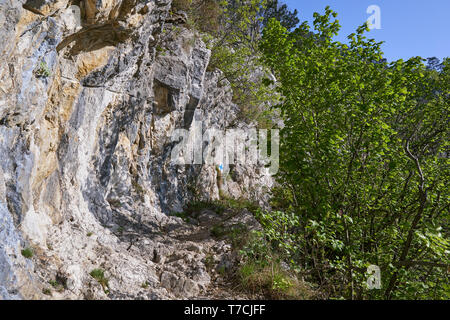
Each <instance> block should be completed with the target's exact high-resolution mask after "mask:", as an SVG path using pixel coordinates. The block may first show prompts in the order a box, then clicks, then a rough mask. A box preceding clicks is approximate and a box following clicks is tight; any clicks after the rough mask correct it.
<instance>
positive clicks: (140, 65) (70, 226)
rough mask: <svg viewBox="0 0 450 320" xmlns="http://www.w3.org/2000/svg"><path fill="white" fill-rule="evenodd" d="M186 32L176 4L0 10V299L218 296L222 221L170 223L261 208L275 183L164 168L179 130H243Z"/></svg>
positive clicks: (87, 1)
mask: <svg viewBox="0 0 450 320" xmlns="http://www.w3.org/2000/svg"><path fill="white" fill-rule="evenodd" d="M78 19H79V20H78ZM183 23H184V15H183V13H181V12H180V13H177V12H173V10H171V1H170V0H151V1H150V0H147V1H145V0H97V1H94V0H81V1H79V0H78V1H75V0H73V1H70V0H28V1H27V0H0V34H1V39H2V41H1V46H0V61H1V64H0V221H1V223H0V298H3V299H16V298H17V299H20V298H25V299H42V298H62V299H64V298H71V299H84V298H86V299H95V298H97V299H98V298H105V299H106V298H111V299H120V298H145V299H170V298H190V297H202V296H205V297H211V296H214V293H213V291H211V290H213V289H211V288H212V286H213V280H214V279H213V277H214V276H213V275H211V273H210V272H208V270H207V266H206V262H205V259H206V258H207V256H208V255H211V256H213V257H214V259H217V260H218V262H219V263H220V261H221V259H222V258H223V257H225V256H226V255H227V254H228V253H229V251H230V248H229V246H228V245H227V244H226V243H224V242H217V241H215V240H214V239H211V238H210V237H209V236H208V234H207V230H208V229H207V227H208V226H210V224H209V222H208V221H211V219H212V220H214V219H216V218H217V219H220V218H219V217H218V216H217V215H216V214H215V213H213V212H201V213H199V216H198V217H197V219H198V221H197V222H198V223H197V224H187V223H185V222H184V221H183V220H182V219H181V218H176V217H174V216H173V215H171V213H173V212H181V211H182V210H183V207H184V206H185V205H186V204H187V203H189V202H190V201H192V200H193V199H194V197H201V198H203V199H217V198H219V196H220V195H221V194H228V195H229V196H233V197H241V196H245V197H250V198H252V197H253V198H255V197H257V198H258V199H260V198H261V195H262V194H263V191H264V189H265V188H267V187H270V184H271V178H270V177H269V176H267V175H266V172H265V171H264V168H263V169H262V170H258V169H257V168H255V167H251V166H248V167H246V166H236V167H234V168H233V174H231V175H230V176H229V178H227V179H223V177H222V176H221V173H220V170H217V169H216V167H215V166H213V165H186V166H184V165H175V164H173V163H172V162H171V159H170V155H171V152H172V150H173V148H174V146H175V145H176V141H175V142H173V141H172V136H173V132H174V130H176V129H178V128H185V129H189V128H190V127H191V126H192V125H193V123H195V122H196V121H202V122H203V127H202V130H203V131H204V130H206V129H207V128H218V129H226V128H228V127H230V126H231V125H233V126H240V127H245V124H243V123H239V119H238V118H237V114H238V109H239V108H238V106H236V105H235V104H233V103H232V92H231V89H230V86H229V85H227V83H226V82H225V81H221V82H220V83H219V79H220V78H221V76H220V71H211V72H209V71H207V67H208V63H209V58H210V51H209V50H208V49H207V48H206V46H205V44H204V43H203V42H202V40H201V36H199V35H198V34H196V32H194V31H193V30H190V29H188V28H186V27H185V26H184V24H183ZM227 218H230V219H228V220H227V221H228V222H227V223H231V222H229V221H233V219H234V220H235V221H238V220H239V222H240V223H242V222H244V223H254V220H253V218H252V217H251V215H249V214H248V213H246V212H242V213H241V214H240V215H239V216H237V217H227ZM205 228H206V229H205ZM205 232H206V233H205ZM25 248H31V249H32V250H33V252H34V254H33V257H32V258H31V259H27V258H25V257H24V256H23V254H22V253H21V251H22V250H24V249H25ZM222 260H223V259H222ZM99 268H101V269H102V270H105V273H106V275H105V277H107V278H108V286H107V290H106V287H105V286H104V285H103V286H102V285H101V283H99V281H96V280H95V279H94V278H93V277H92V276H91V275H90V272H91V271H92V270H94V269H99ZM49 282H50V283H53V284H55V286H56V285H58V284H59V285H61V289H60V290H53V289H52V293H51V294H52V295H51V296H50V295H48V294H49V292H48V290H47V289H46V288H48V286H49ZM100 282H101V281H100Z"/></svg>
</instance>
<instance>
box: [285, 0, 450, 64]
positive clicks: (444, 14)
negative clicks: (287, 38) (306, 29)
mask: <svg viewBox="0 0 450 320" xmlns="http://www.w3.org/2000/svg"><path fill="white" fill-rule="evenodd" d="M281 2H284V3H286V4H287V5H288V6H289V7H290V8H291V9H294V8H295V9H297V10H298V11H299V18H300V21H305V20H307V21H309V22H310V23H311V24H312V21H313V18H312V15H313V13H314V12H320V13H323V12H324V9H325V7H326V6H327V5H330V7H331V9H333V10H334V11H336V12H337V13H338V17H337V19H338V20H339V23H340V25H341V31H340V34H339V36H338V37H337V40H339V41H342V42H346V36H347V35H349V34H350V33H352V32H354V31H355V29H356V28H357V27H358V26H359V25H361V24H362V23H363V22H364V21H366V20H367V19H368V18H369V16H370V14H368V13H366V11H367V8H368V7H369V6H370V5H377V6H379V7H380V10H381V29H380V30H377V29H373V30H371V31H370V33H369V34H368V37H370V38H374V39H375V40H377V41H385V43H384V45H383V46H382V49H383V52H384V55H385V57H386V58H387V59H388V60H389V61H392V60H397V59H400V58H401V59H408V58H410V57H413V56H421V57H423V58H428V57H438V58H439V59H441V60H442V58H444V57H450V0H281Z"/></svg>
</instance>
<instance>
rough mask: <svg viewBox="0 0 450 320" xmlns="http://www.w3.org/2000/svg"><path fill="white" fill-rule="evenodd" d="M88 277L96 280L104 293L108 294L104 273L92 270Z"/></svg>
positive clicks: (101, 270)
mask: <svg viewBox="0 0 450 320" xmlns="http://www.w3.org/2000/svg"><path fill="white" fill-rule="evenodd" d="M90 276H91V277H92V278H94V279H95V280H97V282H98V283H99V284H100V285H101V286H102V288H103V290H104V291H105V293H107V292H108V288H109V283H108V282H109V281H108V278H107V277H106V276H105V271H104V270H103V269H94V270H92V271H91V273H90Z"/></svg>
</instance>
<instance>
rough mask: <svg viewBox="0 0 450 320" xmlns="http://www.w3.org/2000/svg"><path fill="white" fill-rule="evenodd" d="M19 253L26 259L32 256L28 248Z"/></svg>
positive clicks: (31, 251)
mask: <svg viewBox="0 0 450 320" xmlns="http://www.w3.org/2000/svg"><path fill="white" fill-rule="evenodd" d="M21 252H22V255H23V256H24V257H25V258H27V259H30V258H31V257H32V256H33V250H32V249H30V248H26V249H23V250H22V251H21Z"/></svg>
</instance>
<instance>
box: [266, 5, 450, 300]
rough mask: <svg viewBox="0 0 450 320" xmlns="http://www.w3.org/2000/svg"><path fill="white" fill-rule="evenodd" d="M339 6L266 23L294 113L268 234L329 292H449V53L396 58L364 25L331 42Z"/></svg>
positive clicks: (273, 60)
mask: <svg viewBox="0 0 450 320" xmlns="http://www.w3.org/2000/svg"><path fill="white" fill-rule="evenodd" d="M336 16H337V14H336V13H335V12H333V11H332V10H331V9H330V8H329V7H327V8H326V10H325V14H324V15H320V14H318V13H315V15H314V18H315V19H314V28H315V32H311V31H310V28H309V26H308V24H307V23H306V22H305V23H303V24H301V25H300V26H299V27H298V28H297V29H295V30H294V31H292V32H289V31H288V30H287V29H286V28H285V27H283V26H282V25H281V24H280V22H279V21H276V20H275V19H272V20H270V22H269V23H268V26H267V28H266V29H265V30H264V36H263V40H262V42H261V47H260V48H261V50H262V51H263V53H264V62H265V63H266V64H267V65H268V66H269V67H270V68H271V70H272V71H273V72H274V74H275V77H276V78H277V79H278V81H279V86H277V90H278V92H279V94H280V95H281V96H282V97H283V101H282V103H280V104H279V106H277V108H278V109H279V110H280V111H281V114H282V116H283V120H284V123H285V127H284V128H283V130H282V131H281V146H280V157H281V158H280V168H281V170H280V174H279V176H278V179H279V182H280V185H281V188H280V189H279V190H275V191H276V193H275V195H276V198H275V199H274V203H275V204H277V203H278V204H280V207H279V210H280V211H281V212H278V211H275V212H269V213H264V214H261V216H260V219H261V221H262V223H263V225H264V226H265V234H264V236H265V237H266V238H267V240H268V241H270V243H272V244H273V245H275V246H277V247H278V249H279V250H280V252H281V253H282V254H283V256H286V257H288V258H289V260H290V261H291V263H292V264H293V265H294V266H295V267H296V268H298V269H301V270H302V273H303V274H304V275H305V276H306V277H308V279H310V280H311V281H313V282H315V283H318V284H319V285H320V288H321V291H325V292H327V293H328V296H329V297H333V298H340V297H345V298H358V299H375V298H387V299H391V298H397V299H401V298H407V299H425V298H427V299H430V298H431V299H439V298H441V299H445V298H447V299H448V285H447V283H448V272H447V270H448V265H449V252H450V246H449V241H448V233H449V230H448V221H449V220H448V219H449V202H448V199H449V189H448V186H447V185H446V181H448V180H449V158H448V154H449V153H448V152H449V143H448V141H449V130H448V121H449V103H448V101H449V99H448V97H449V84H450V81H449V68H450V60H449V59H446V60H445V61H444V62H443V63H442V65H441V66H442V68H441V70H436V68H427V67H426V66H425V65H424V64H423V61H424V59H421V58H420V57H415V58H411V59H410V60H408V61H403V60H398V61H394V62H391V63H388V62H387V61H386V60H385V59H383V57H382V51H381V49H380V46H381V43H377V42H375V41H374V40H372V39H367V38H366V37H365V36H364V33H365V32H366V31H368V27H367V25H363V26H361V27H359V28H358V29H357V31H356V32H355V33H353V34H351V35H350V36H349V37H348V39H349V44H348V45H346V44H342V43H340V42H337V41H334V40H333V37H334V36H335V35H337V34H338V31H339V28H340V26H339V23H338V21H337V20H335V19H334V18H336ZM274 52H276V53H277V54H274ZM371 264H375V265H378V266H379V267H380V268H381V272H382V289H381V290H368V289H367V288H366V285H365V281H366V276H367V275H366V274H365V271H366V268H367V266H368V265H371Z"/></svg>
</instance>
